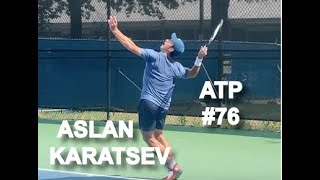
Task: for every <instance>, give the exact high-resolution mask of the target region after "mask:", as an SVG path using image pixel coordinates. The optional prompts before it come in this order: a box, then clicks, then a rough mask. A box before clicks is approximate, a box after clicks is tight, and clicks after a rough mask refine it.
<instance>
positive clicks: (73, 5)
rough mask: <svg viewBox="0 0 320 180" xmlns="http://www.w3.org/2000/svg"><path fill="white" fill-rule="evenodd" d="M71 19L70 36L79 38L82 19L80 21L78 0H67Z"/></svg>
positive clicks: (79, 3)
mask: <svg viewBox="0 0 320 180" xmlns="http://www.w3.org/2000/svg"><path fill="white" fill-rule="evenodd" d="M68 2H69V10H70V13H71V15H70V21H71V30H70V36H71V38H81V36H82V21H81V2H80V1H79V0H68Z"/></svg>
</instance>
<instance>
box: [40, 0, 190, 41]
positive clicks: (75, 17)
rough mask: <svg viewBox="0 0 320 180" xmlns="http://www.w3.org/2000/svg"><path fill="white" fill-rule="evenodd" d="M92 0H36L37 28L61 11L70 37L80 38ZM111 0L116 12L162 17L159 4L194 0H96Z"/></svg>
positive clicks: (175, 5)
mask: <svg viewBox="0 0 320 180" xmlns="http://www.w3.org/2000/svg"><path fill="white" fill-rule="evenodd" d="M93 1H94V0H93ZM93 1H92V0H38V28H39V30H44V29H47V28H48V27H49V24H50V20H51V19H54V18H58V17H60V16H61V14H62V13H66V14H68V15H69V16H70V21H71V32H70V35H71V38H81V34H82V18H85V19H89V18H90V15H91V12H94V11H95V8H94V6H93V5H92V2H93ZM97 1H98V2H101V1H103V2H105V3H108V2H111V3H110V6H111V8H112V9H114V10H116V11H117V12H119V11H121V10H123V9H124V10H125V12H126V15H127V16H130V15H131V13H140V14H143V15H148V16H151V17H157V18H159V19H164V16H163V12H162V11H161V10H160V8H159V7H160V6H161V5H163V6H164V7H166V8H168V9H177V8H178V7H179V6H180V5H181V4H185V3H187V2H192V1H196V0H97Z"/></svg>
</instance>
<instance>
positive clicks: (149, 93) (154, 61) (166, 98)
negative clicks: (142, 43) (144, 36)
mask: <svg viewBox="0 0 320 180" xmlns="http://www.w3.org/2000/svg"><path fill="white" fill-rule="evenodd" d="M141 57H142V58H143V59H144V60H145V61H146V65H145V69H144V74H143V86H142V91H141V99H146V100H149V101H152V102H153V103H155V104H157V105H158V106H160V107H162V108H164V109H169V106H170V102H171V96H172V92H173V89H174V86H175V85H174V78H184V79H186V78H187V77H188V71H187V69H188V68H186V67H183V66H182V65H181V63H179V62H177V61H170V60H169V59H168V58H167V55H166V54H165V53H163V52H157V51H155V50H153V49H141Z"/></svg>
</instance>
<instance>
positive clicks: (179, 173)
mask: <svg viewBox="0 0 320 180" xmlns="http://www.w3.org/2000/svg"><path fill="white" fill-rule="evenodd" d="M182 172H183V170H181V171H179V172H178V173H177V175H176V178H175V179H178V178H179V177H180V176H181V174H182Z"/></svg>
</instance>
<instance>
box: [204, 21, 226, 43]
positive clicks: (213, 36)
mask: <svg viewBox="0 0 320 180" xmlns="http://www.w3.org/2000/svg"><path fill="white" fill-rule="evenodd" d="M222 25H223V19H221V20H220V22H219V24H218V25H217V27H216V28H215V30H214V31H213V33H212V35H211V37H210V39H209V42H208V44H206V45H205V46H208V45H209V44H211V42H212V41H213V40H214V39H215V38H216V36H217V34H218V32H219V31H220V29H221V28H222Z"/></svg>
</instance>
